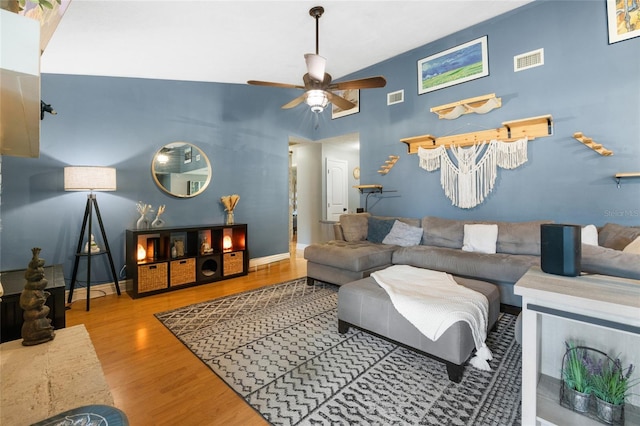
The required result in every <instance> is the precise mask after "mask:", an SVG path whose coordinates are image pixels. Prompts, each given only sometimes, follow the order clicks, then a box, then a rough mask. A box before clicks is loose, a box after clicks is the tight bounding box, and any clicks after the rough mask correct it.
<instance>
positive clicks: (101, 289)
mask: <svg viewBox="0 0 640 426" xmlns="http://www.w3.org/2000/svg"><path fill="white" fill-rule="evenodd" d="M289 259H290V255H289V253H280V254H274V255H271V256H264V257H258V258H255V259H249V269H251V268H258V267H260V266H263V265H268V264H270V263H274V262H280V261H281V260H289ZM118 284H119V285H120V291H121V292H122V293H126V288H127V280H118ZM109 294H117V292H116V285H115V284H114V283H112V282H111V283H105V284H97V285H92V286H91V298H92V299H93V298H96V297H101V296H106V295H109ZM68 297H69V290H67V291H66V292H65V296H64V300H67V298H68ZM86 298H87V289H86V288H84V287H81V288H76V289H75V290H73V301H74V302H75V301H76V300H85V299H86Z"/></svg>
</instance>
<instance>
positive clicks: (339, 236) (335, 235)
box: [333, 222, 344, 241]
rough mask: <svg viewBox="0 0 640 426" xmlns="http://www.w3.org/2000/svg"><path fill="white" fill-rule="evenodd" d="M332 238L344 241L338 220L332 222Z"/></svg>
mask: <svg viewBox="0 0 640 426" xmlns="http://www.w3.org/2000/svg"><path fill="white" fill-rule="evenodd" d="M333 238H334V239H336V240H339V241H344V232H342V225H340V222H336V223H334V224H333Z"/></svg>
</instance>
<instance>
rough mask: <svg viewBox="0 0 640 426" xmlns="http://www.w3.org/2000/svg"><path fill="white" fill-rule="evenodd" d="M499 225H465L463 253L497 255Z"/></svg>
mask: <svg viewBox="0 0 640 426" xmlns="http://www.w3.org/2000/svg"><path fill="white" fill-rule="evenodd" d="M497 241H498V225H496V224H492V225H485V224H475V225H470V224H465V225H464V239H463V241H462V251H469V252H476V253H487V254H495V252H496V242H497Z"/></svg>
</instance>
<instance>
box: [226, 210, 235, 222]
mask: <svg viewBox="0 0 640 426" xmlns="http://www.w3.org/2000/svg"><path fill="white" fill-rule="evenodd" d="M233 223H234V219H233V210H229V211H228V212H227V225H233Z"/></svg>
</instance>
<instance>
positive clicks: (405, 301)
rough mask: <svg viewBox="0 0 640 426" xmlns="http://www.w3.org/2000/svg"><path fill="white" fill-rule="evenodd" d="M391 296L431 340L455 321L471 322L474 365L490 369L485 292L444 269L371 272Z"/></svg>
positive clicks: (401, 268)
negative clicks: (474, 347)
mask: <svg viewBox="0 0 640 426" xmlns="http://www.w3.org/2000/svg"><path fill="white" fill-rule="evenodd" d="M371 276H372V277H373V278H374V279H375V280H376V282H377V283H378V284H379V285H380V287H382V288H384V289H385V290H386V292H387V293H388V294H389V297H390V298H391V302H392V303H393V306H394V307H395V308H396V310H397V311H398V312H399V313H400V314H401V315H402V316H403V317H405V318H406V319H407V320H408V321H409V322H411V323H412V324H413V325H415V326H416V328H417V329H418V330H419V331H420V332H421V333H422V334H424V335H425V336H427V337H428V338H429V339H431V340H434V341H435V340H438V338H439V337H440V336H442V334H443V333H444V332H445V331H446V330H447V329H448V328H449V327H450V326H451V325H453V324H455V323H456V322H458V321H464V322H466V323H467V324H469V327H470V328H471V333H472V334H473V340H474V343H475V345H476V356H475V357H473V358H472V359H471V361H470V363H471V365H473V366H474V367H476V368H479V369H481V370H489V371H490V370H491V368H490V367H489V363H488V362H487V360H491V359H492V355H491V351H490V350H489V348H488V347H487V345H486V344H485V340H486V339H487V322H488V316H489V301H488V300H487V298H486V297H485V295H484V294H482V293H478V292H477V291H474V290H471V289H469V288H467V287H464V286H461V285H459V284H458V283H456V282H455V281H454V279H453V277H452V276H451V275H449V274H447V273H445V272H440V271H432V270H429V269H423V268H415V267H413V266H408V265H395V266H391V267H389V268H386V269H383V270H381V271H377V272H374V273H372V274H371Z"/></svg>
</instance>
